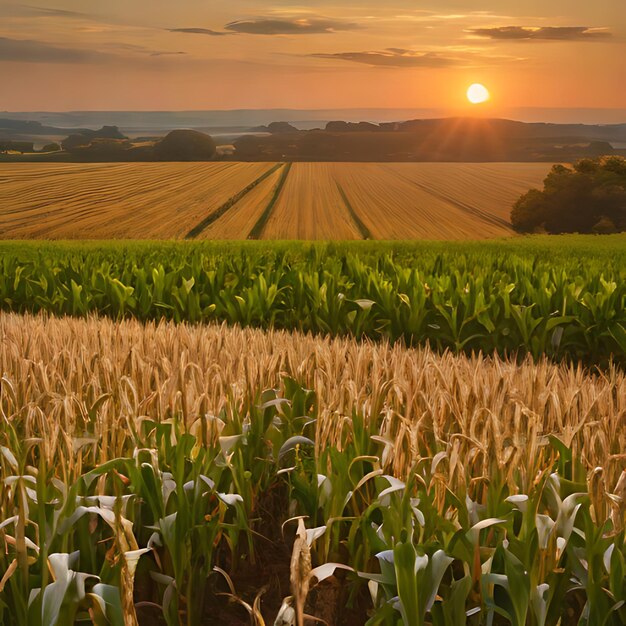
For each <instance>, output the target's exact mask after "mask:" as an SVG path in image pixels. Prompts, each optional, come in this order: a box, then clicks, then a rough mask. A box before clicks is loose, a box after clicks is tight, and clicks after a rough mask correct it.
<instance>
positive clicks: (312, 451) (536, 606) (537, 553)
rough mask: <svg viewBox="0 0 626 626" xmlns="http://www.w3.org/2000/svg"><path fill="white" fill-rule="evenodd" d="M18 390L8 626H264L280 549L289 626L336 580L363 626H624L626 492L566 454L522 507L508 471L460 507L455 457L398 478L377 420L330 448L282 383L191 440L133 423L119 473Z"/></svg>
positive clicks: (0, 447)
mask: <svg viewBox="0 0 626 626" xmlns="http://www.w3.org/2000/svg"><path fill="white" fill-rule="evenodd" d="M4 382H5V384H4V385H3V390H2V397H1V402H2V409H3V411H2V418H1V419H2V426H3V428H2V435H1V441H0V467H1V469H2V476H3V483H2V486H1V487H0V538H1V539H2V543H3V549H2V551H1V552H0V568H1V569H0V571H2V572H3V576H2V580H1V583H0V621H2V623H3V624H5V625H6V626H13V625H14V624H29V625H31V626H38V625H43V624H45V625H46V626H56V625H59V626H60V625H64V624H73V623H75V621H76V620H81V619H91V620H92V623H95V624H97V625H105V624H106V625H110V626H122V625H129V624H136V623H137V621H136V620H137V614H138V613H140V614H142V615H143V616H144V619H145V616H146V615H150V614H151V613H150V612H152V614H153V615H154V614H155V611H156V615H157V617H159V616H160V618H161V619H164V620H165V622H166V623H167V624H168V625H171V626H176V625H179V624H187V625H192V624H194V625H195V624H201V623H210V622H207V620H208V619H209V617H208V616H209V615H210V614H211V613H212V614H213V615H215V614H216V612H217V611H220V610H222V611H223V610H224V606H223V604H224V603H223V601H222V600H223V599H224V598H230V599H231V600H233V601H234V602H236V603H237V604H238V605H239V609H238V610H239V611H241V615H242V616H245V612H246V611H247V612H248V613H249V618H250V620H251V623H252V624H256V625H261V624H264V623H265V621H264V617H263V615H264V612H263V610H262V606H263V605H262V602H263V600H264V599H263V595H264V593H265V592H268V591H269V590H268V589H267V588H263V587H260V586H259V585H258V580H259V579H260V578H262V576H261V574H259V573H258V572H259V569H258V566H259V562H260V561H261V560H262V559H263V558H264V556H263V555H264V554H265V555H267V551H268V546H269V549H270V550H271V552H272V553H273V555H274V557H273V558H274V559H275V560H276V559H280V558H281V556H280V555H281V552H280V549H279V546H281V545H283V546H286V545H288V546H289V549H288V550H287V554H286V556H283V558H284V559H285V561H286V563H285V565H286V564H287V563H288V562H289V561H290V563H291V565H290V572H289V575H290V584H291V590H292V593H291V595H288V590H287V585H285V586H284V587H283V588H284V590H285V596H286V597H285V599H284V602H283V604H282V607H280V609H279V611H280V614H279V617H278V618H277V620H276V623H278V624H298V626H301V625H302V624H303V621H302V616H303V613H304V612H305V610H306V611H307V612H308V611H310V610H312V609H311V608H310V604H309V605H307V596H308V592H309V590H312V591H315V590H316V589H315V588H316V587H318V588H319V589H318V600H319V598H320V597H321V598H326V601H328V596H327V595H326V596H324V595H323V590H324V589H326V592H328V586H325V585H324V583H326V584H327V585H328V583H329V582H330V581H331V580H332V581H333V586H334V588H338V589H339V592H338V593H339V594H340V597H341V601H340V602H336V604H335V606H334V610H339V609H338V608H337V607H341V606H356V607H359V608H360V610H361V611H362V613H361V616H362V619H363V621H361V622H360V623H364V622H365V621H366V620H367V624H368V625H369V626H375V625H379V624H404V625H405V626H409V625H410V626H421V625H424V624H431V625H432V626H456V625H461V624H470V625H483V624H510V625H511V626H525V625H530V626H535V625H537V626H539V625H541V626H557V625H561V626H570V625H573V624H578V625H580V626H583V625H586V626H587V625H589V626H590V625H592V624H605V625H607V626H618V625H619V624H623V623H625V621H626V612H625V611H626V604H625V603H626V577H625V572H626V547H625V546H624V518H625V515H626V508H625V505H624V492H625V491H626V478H625V477H626V474H624V475H623V476H622V479H621V481H620V483H619V484H618V485H616V486H615V492H616V493H619V494H620V495H615V493H610V492H609V491H607V488H608V485H607V484H606V483H605V480H604V476H603V472H602V469H601V468H597V469H596V470H594V471H592V472H588V469H587V468H586V467H584V466H583V465H582V463H581V462H580V461H578V460H577V459H576V458H575V457H574V456H573V454H572V451H571V449H570V448H568V447H567V445H565V444H564V442H562V441H560V440H559V439H557V438H556V437H553V438H551V441H550V444H549V445H550V450H548V451H547V452H548V453H547V454H546V455H545V456H544V458H545V459H548V460H549V462H548V463H546V464H545V465H543V466H542V467H541V468H540V471H539V472H538V474H537V475H536V476H535V477H534V479H533V481H532V483H531V484H530V485H529V486H528V487H529V488H528V489H527V490H524V491H522V490H521V489H520V487H521V485H522V483H521V482H519V476H517V475H515V474H513V475H506V474H505V472H504V471H503V469H502V467H503V463H506V461H505V460H504V458H503V457H502V456H500V455H499V454H496V455H494V457H493V458H492V459H491V460H490V461H489V473H488V479H487V478H486V477H484V476H483V477H481V476H477V475H472V473H471V472H468V473H465V481H464V482H463V483H462V484H460V485H457V487H456V488H455V490H454V491H453V490H451V489H450V488H448V486H447V484H446V480H445V476H446V474H447V472H448V471H449V470H450V469H451V468H452V466H453V465H454V464H458V463H459V462H461V460H460V459H458V458H456V457H455V455H454V449H453V448H447V449H446V448H445V447H442V448H440V447H439V446H437V444H435V445H434V447H433V448H431V449H428V448H420V451H419V452H420V453H419V454H416V456H415V461H414V463H413V465H412V467H411V468H410V470H409V471H408V472H407V473H406V474H405V475H403V476H400V477H398V476H393V475H390V474H387V473H386V471H385V470H384V467H385V460H384V457H385V455H388V452H390V450H387V444H386V443H385V441H384V439H382V438H381V436H380V432H381V431H380V426H381V420H382V419H383V417H382V415H381V416H380V417H379V419H374V420H365V419H364V416H363V415H359V414H356V413H355V414H353V415H352V419H351V421H350V425H349V426H348V425H346V426H345V427H344V428H342V429H341V431H340V432H337V433H336V434H335V436H334V441H333V442H332V443H327V444H326V445H323V446H320V445H319V443H320V442H319V440H318V436H319V434H320V433H319V430H320V429H319V428H318V426H317V424H316V422H317V420H318V418H319V413H318V409H317V398H316V394H315V393H314V392H313V391H311V390H307V389H305V388H303V387H302V386H300V385H298V384H297V383H296V382H295V381H294V380H293V379H284V380H283V383H282V385H281V389H280V390H268V391H265V392H263V393H260V394H254V395H253V396H247V397H245V398H244V401H243V403H241V404H240V403H237V402H229V403H227V405H226V406H225V408H224V410H223V411H222V412H221V413H220V414H219V415H211V414H208V415H205V416H201V417H200V418H199V419H198V420H196V421H195V422H193V423H192V424H190V425H189V426H185V425H184V423H183V421H182V420H180V419H177V418H176V416H174V417H172V418H171V419H169V420H165V421H162V422H157V421H154V420H152V419H150V418H148V417H141V416H140V415H134V416H132V417H129V419H128V423H127V429H126V430H120V431H118V432H117V437H118V438H120V439H121V440H122V441H123V451H124V454H122V456H120V457H116V458H111V459H110V460H108V461H106V462H102V463H99V464H96V463H94V458H95V457H96V456H97V455H98V451H99V447H100V442H99V440H98V438H97V437H93V436H89V435H83V436H79V435H78V434H77V433H71V432H65V431H60V432H59V431H58V430H56V437H55V438H54V439H53V440H51V438H50V432H51V425H50V424H47V423H46V418H45V417H44V416H37V415H36V414H29V413H28V411H27V410H26V411H23V410H22V409H23V408H25V407H20V405H19V399H18V397H17V395H16V394H15V393H14V388H13V385H12V384H11V381H9V380H8V379H7V380H5V381H4ZM105 401H106V399H99V400H97V401H96V402H95V403H94V405H93V406H92V407H91V409H90V412H89V414H88V415H87V416H85V418H86V419H87V420H88V421H89V420H96V419H97V414H98V410H99V405H102V404H103V403H104V402H105ZM52 431H53V432H54V431H55V429H54V427H53V426H52ZM419 443H420V442H418V445H419ZM472 454H473V455H474V456H477V455H480V454H481V452H480V443H478V444H477V445H476V447H475V448H474V449H473V453H472ZM550 459H551V460H550ZM464 461H465V462H467V463H469V464H471V458H470V459H465V460H464ZM611 487H612V486H611ZM289 520H291V521H289ZM281 526H282V527H283V530H284V533H285V537H286V538H287V540H286V541H287V543H285V541H284V540H281V538H280V528H281ZM294 531H295V536H294ZM289 552H291V558H290V555H289ZM242 570H252V571H256V572H257V574H256V576H257V579H256V580H257V586H256V589H254V591H253V592H250V591H249V590H246V593H244V592H243V591H242V590H241V589H238V588H237V587H238V582H236V581H239V580H240V579H241V574H242ZM332 588H333V587H331V589H332ZM335 600H337V596H335ZM221 601H222V602H221ZM323 603H324V602H323V601H322V604H323ZM307 606H308V607H309V608H307ZM233 610H234V609H232V608H231V609H230V611H231V613H230V614H231V616H232V611H233ZM313 610H315V607H314V609H313ZM364 613H367V615H364ZM265 614H266V615H267V613H265ZM333 617H334V618H336V622H335V623H339V622H340V619H338V617H339V616H338V615H337V614H335V615H334V616H333ZM224 619H225V618H224V617H222V620H224ZM222 623H228V622H226V621H222ZM231 623H232V622H231Z"/></svg>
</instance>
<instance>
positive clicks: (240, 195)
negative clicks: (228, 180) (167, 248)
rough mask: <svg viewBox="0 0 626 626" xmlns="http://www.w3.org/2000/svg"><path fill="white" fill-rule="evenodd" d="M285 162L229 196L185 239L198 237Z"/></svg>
mask: <svg viewBox="0 0 626 626" xmlns="http://www.w3.org/2000/svg"><path fill="white" fill-rule="evenodd" d="M282 166H283V163H277V164H276V165H274V167H272V168H271V169H269V170H267V172H264V173H263V174H261V176H259V177H258V178H257V179H256V180H254V181H252V182H251V183H250V184H249V185H248V186H247V187H244V188H243V189H242V190H241V191H240V192H238V193H236V194H235V195H234V196H232V197H231V198H229V199H228V200H227V201H226V202H224V204H222V206H220V207H218V208H217V209H216V210H215V211H213V212H212V213H210V214H209V215H207V216H206V217H205V218H204V219H203V220H202V221H201V222H200V223H198V224H196V225H195V226H194V227H193V228H192V229H191V230H190V231H189V232H188V233H187V234H186V235H185V239H193V238H194V237H197V236H198V235H199V234H200V233H201V232H202V231H203V230H204V229H205V228H207V226H210V225H211V224H212V223H213V222H215V221H216V220H218V219H219V218H220V217H222V215H224V213H226V211H228V209H230V208H231V207H232V206H234V205H235V204H237V202H239V201H240V200H241V199H242V198H243V197H244V196H245V195H246V194H247V193H248V192H250V191H252V190H253V189H254V188H255V187H256V186H257V185H259V184H260V183H262V182H263V181H264V180H265V179H266V178H268V177H269V176H271V175H272V174H273V173H274V172H275V171H276V170H278V169H279V168H281V167H282Z"/></svg>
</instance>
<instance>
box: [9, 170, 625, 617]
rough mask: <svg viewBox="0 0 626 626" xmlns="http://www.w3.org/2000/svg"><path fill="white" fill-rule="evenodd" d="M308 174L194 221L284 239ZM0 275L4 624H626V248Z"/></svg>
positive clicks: (224, 255) (263, 181)
mask: <svg viewBox="0 0 626 626" xmlns="http://www.w3.org/2000/svg"><path fill="white" fill-rule="evenodd" d="M394 167H396V166H394ZM294 168H295V165H294V166H292V167H289V166H288V165H282V164H277V165H273V166H272V165H271V164H270V166H269V167H267V168H265V169H261V170H251V171H248V172H247V176H248V178H247V179H246V181H247V184H246V186H245V187H244V188H243V189H240V190H239V191H237V192H236V193H235V195H234V196H229V197H228V198H226V199H224V198H225V196H224V197H221V198H220V200H219V201H216V202H215V204H214V208H213V209H212V212H211V213H210V214H209V215H208V216H207V215H204V216H202V215H200V214H199V213H198V214H196V215H195V216H194V219H198V221H197V222H196V224H195V226H194V228H192V229H189V228H188V224H181V225H179V226H178V228H179V230H178V232H179V233H181V236H187V237H191V238H198V239H202V238H203V237H208V236H211V235H210V233H211V232H214V231H215V229H218V228H222V227H224V229H225V230H224V233H225V234H226V233H227V232H228V229H234V228H235V224H236V222H237V221H238V220H242V221H245V223H246V229H247V228H249V229H250V233H251V235H253V236H254V237H256V238H259V239H262V238H265V237H267V236H268V233H271V232H272V230H273V229H275V228H277V227H278V226H279V224H276V223H274V222H273V221H272V215H274V211H280V212H281V213H279V215H284V218H282V217H281V223H282V220H283V219H284V220H287V216H286V214H285V211H286V208H285V205H284V204H281V193H283V192H287V193H293V192H291V191H289V190H290V187H289V181H290V180H292V181H296V182H297V183H298V184H299V185H302V184H307V185H310V186H311V187H310V188H311V189H312V183H311V181H312V174H313V172H312V170H311V169H309V168H301V169H300V170H297V171H295V173H296V175H297V177H295V175H294ZM400 169H401V168H400ZM330 171H332V170H331V169H328V170H326V172H327V176H326V179H325V180H326V182H325V184H324V186H323V188H322V189H321V191H320V195H323V196H324V197H326V198H327V202H328V205H330V200H329V199H330V198H331V197H334V198H337V196H336V195H335V196H333V195H332V194H333V193H334V191H332V189H333V188H332V185H331V184H330V182H329V180H330V179H329V176H330V174H329V173H330ZM228 172H229V169H228V168H226V169H225V170H224V171H223V172H222V175H224V176H227V177H229V176H231V175H232V174H233V172H231V173H230V174H229V173H228ZM292 175H294V178H293V179H291V178H290V177H291V176H292ZM402 175H403V176H406V175H407V173H406V172H402ZM431 178H433V179H434V176H426V177H425V178H420V179H419V184H420V185H422V186H423V187H427V186H429V185H430V184H431V183H430V179H431ZM246 181H244V182H246ZM407 184H408V182H407ZM463 185H466V186H467V187H468V188H469V187H470V186H471V180H470V179H469V178H468V179H464V180H463V181H462V185H461V186H463ZM336 189H337V191H338V193H339V198H341V199H342V200H345V198H348V193H349V191H346V189H351V190H352V192H353V193H354V191H355V190H356V189H357V187H356V186H352V187H350V186H349V185H347V184H346V183H345V181H344V182H342V183H340V184H339V185H338V186H337V187H336ZM450 189H451V192H450V193H452V189H453V186H451V188H450ZM277 191H278V192H279V193H277ZM181 193H183V190H182V189H181ZM268 193H269V194H270V196H271V197H270V199H269V201H268V202H267V203H266V201H265V198H264V194H268ZM425 193H426V192H425ZM429 193H430V192H429ZM454 193H457V194H459V195H458V196H457V200H455V202H457V203H458V204H459V205H461V203H464V202H465V200H464V199H463V196H462V195H461V192H460V191H455V192H454ZM316 202H317V201H316V200H315V199H312V200H311V201H310V203H309V204H308V205H307V206H309V207H313V208H314V207H319V208H320V210H321V207H322V205H323V204H324V205H326V202H325V203H321V204H316ZM353 202H355V200H354V198H350V199H348V201H347V202H346V203H345V205H344V206H345V207H346V209H348V210H346V212H344V213H342V215H343V216H344V218H342V219H345V220H346V222H345V223H346V224H350V223H351V224H352V225H353V227H354V228H355V229H356V230H355V231H354V232H359V233H363V231H364V229H370V228H371V229H375V228H376V227H377V226H376V224H374V223H370V224H369V225H368V223H367V222H366V221H365V219H364V220H363V221H358V220H355V219H354V217H355V215H357V213H356V211H355V209H354V206H353V204H352V203H353ZM337 206H340V205H337ZM349 207H351V208H352V210H350V208H349ZM459 210H460V209H459ZM485 210H486V209H485ZM237 211H241V213H237ZM493 211H494V213H493V214H494V215H495V209H493ZM326 215H327V216H328V215H330V214H326ZM233 216H234V219H233V221H231V222H221V220H223V219H225V218H231V217H233ZM324 219H326V218H321V222H320V224H319V225H315V224H314V223H313V222H307V223H306V224H307V226H306V227H307V228H308V229H309V231H308V232H309V233H311V232H313V230H312V229H315V228H320V229H324V228H328V227H329V226H328V224H327V223H325V222H324ZM350 219H351V220H352V222H350V221H349V220H350ZM459 219H460V218H459ZM381 224H382V226H381V227H382V228H388V227H389V228H391V227H392V224H391V223H388V222H381ZM159 226H160V224H155V225H150V224H149V223H146V226H145V227H146V228H151V227H153V228H158V227H159ZM215 232H217V231H215ZM230 232H232V230H231V231H230ZM381 232H382V231H381ZM0 263H1V265H2V272H1V273H0V337H1V339H2V341H1V343H0V372H1V376H2V377H1V385H0V474H1V475H2V481H1V482H0V545H1V546H2V550H0V623H2V624H3V626H5V625H6V626H22V625H23V624H28V625H29V626H64V625H65V624H74V623H80V622H91V623H93V624H95V625H96V626H143V625H144V624H150V625H154V626H156V625H158V626H161V625H165V626H192V625H193V626H195V625H201V626H204V625H207V626H212V625H216V626H217V625H218V624H233V625H239V624H242V625H243V624H253V626H265V624H272V623H276V624H279V625H281V626H303V624H304V623H305V617H304V616H305V615H312V616H314V617H315V618H317V619H321V620H324V621H325V622H326V623H328V624H337V625H338V626H339V625H341V626H363V625H364V624H367V626H387V625H393V626H416V625H417V626H461V625H462V624H463V625H468V626H506V625H511V626H540V625H541V626H591V625H592V624H605V625H606V626H622V625H623V624H624V623H625V622H626V613H625V611H626V604H625V603H626V577H625V576H624V572H625V571H626V547H625V544H624V533H625V525H626V456H625V455H624V450H625V449H626V420H625V418H626V375H625V372H624V366H625V365H626V239H625V236H624V235H612V236H562V237H549V236H544V237H518V238H506V239H496V240H492V241H475V242H467V241H463V242H450V241H446V242H425V241H418V242H416V241H413V242H376V241H352V242H349V241H348V242H341V243H334V242H325V243H316V242H309V243H307V242H274V241H273V242H268V241H245V242H233V241H200V240H196V241H112V242H99V241H96V242H89V241H85V242H82V241H81V242H77V241H75V242H72V241H66V242H54V241H45V242H44V241H23V240H20V241H5V242H0ZM306 621H310V620H306Z"/></svg>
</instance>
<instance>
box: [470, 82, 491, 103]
mask: <svg viewBox="0 0 626 626" xmlns="http://www.w3.org/2000/svg"><path fill="white" fill-rule="evenodd" d="M467 99H468V100H469V101H470V102H471V103H472V104H480V103H481V102H487V100H489V90H488V89H487V87H485V86H484V85H481V84H480V83H474V84H473V85H470V86H469V87H468V89H467Z"/></svg>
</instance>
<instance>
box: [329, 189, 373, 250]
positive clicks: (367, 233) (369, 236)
mask: <svg viewBox="0 0 626 626" xmlns="http://www.w3.org/2000/svg"><path fill="white" fill-rule="evenodd" d="M337 189H339V193H340V194H341V197H342V198H343V201H344V203H345V205H346V208H347V209H348V212H349V213H350V217H351V218H352V219H353V220H354V223H355V224H356V226H357V228H358V229H359V231H360V232H361V235H362V236H363V239H372V238H373V237H372V233H371V232H370V229H369V228H368V227H367V226H366V225H365V224H364V223H363V222H362V220H361V218H360V217H359V216H358V215H357V212H356V211H355V210H354V208H353V206H352V204H350V200H348V196H346V192H345V191H344V190H343V187H342V186H341V185H340V184H339V183H337Z"/></svg>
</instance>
